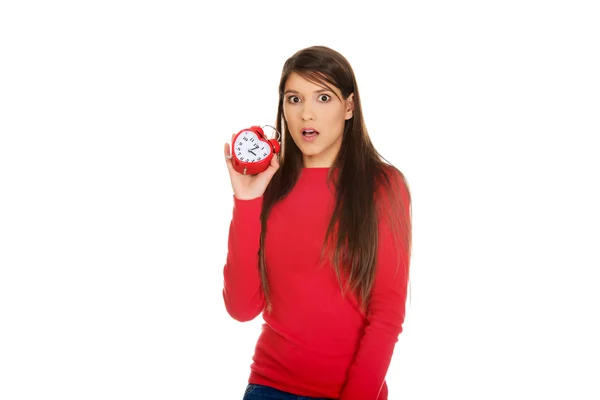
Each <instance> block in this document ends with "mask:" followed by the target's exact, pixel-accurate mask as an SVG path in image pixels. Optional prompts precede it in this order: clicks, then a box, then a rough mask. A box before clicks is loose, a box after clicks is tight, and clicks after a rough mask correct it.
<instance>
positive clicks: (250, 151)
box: [248, 149, 256, 155]
mask: <svg viewBox="0 0 600 400" xmlns="http://www.w3.org/2000/svg"><path fill="white" fill-rule="evenodd" d="M252 150H254V149H252ZM252 150H248V153H252V154H254V155H256V153H255V152H253V151H252Z"/></svg>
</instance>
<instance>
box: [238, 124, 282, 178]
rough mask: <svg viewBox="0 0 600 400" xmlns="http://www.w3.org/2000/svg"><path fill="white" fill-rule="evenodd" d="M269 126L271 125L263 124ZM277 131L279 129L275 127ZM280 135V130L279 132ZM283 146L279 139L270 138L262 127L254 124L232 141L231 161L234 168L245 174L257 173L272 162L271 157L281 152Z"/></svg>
mask: <svg viewBox="0 0 600 400" xmlns="http://www.w3.org/2000/svg"><path fill="white" fill-rule="evenodd" d="M263 126H269V127H271V128H273V127H272V126H270V125H263ZM273 130H275V132H277V130H276V129H275V128H273ZM277 134H278V136H279V132H277ZM280 149H281V146H280V144H279V141H278V139H269V138H267V136H266V135H265V133H264V131H263V129H262V127H260V126H252V127H250V128H247V129H242V130H241V131H239V132H238V133H237V134H236V135H235V136H234V137H233V141H232V143H231V162H232V164H233V168H234V169H235V170H236V171H237V172H239V173H241V174H244V175H255V174H259V173H261V172H263V171H264V170H266V169H267V167H268V166H269V164H271V159H272V158H273V156H274V155H275V154H278V153H279V150H280Z"/></svg>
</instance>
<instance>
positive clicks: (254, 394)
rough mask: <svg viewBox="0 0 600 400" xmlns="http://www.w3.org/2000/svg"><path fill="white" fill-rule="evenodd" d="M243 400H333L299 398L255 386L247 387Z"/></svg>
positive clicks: (270, 388)
mask: <svg viewBox="0 0 600 400" xmlns="http://www.w3.org/2000/svg"><path fill="white" fill-rule="evenodd" d="M242 400H333V399H326V398H323V397H307V396H298V395H296V394H292V393H287V392H282V391H281V390H277V389H273V388H272V387H269V386H263V385H255V384H253V383H251V384H249V385H248V386H246V392H245V393H244V398H243V399H242Z"/></svg>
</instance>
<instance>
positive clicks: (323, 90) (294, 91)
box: [283, 89, 333, 94]
mask: <svg viewBox="0 0 600 400" xmlns="http://www.w3.org/2000/svg"><path fill="white" fill-rule="evenodd" d="M323 92H330V93H333V91H332V90H329V89H319V90H315V91H314V92H313V93H323ZM288 93H296V94H300V92H299V91H297V90H293V89H288V90H286V91H285V92H284V93H283V94H288Z"/></svg>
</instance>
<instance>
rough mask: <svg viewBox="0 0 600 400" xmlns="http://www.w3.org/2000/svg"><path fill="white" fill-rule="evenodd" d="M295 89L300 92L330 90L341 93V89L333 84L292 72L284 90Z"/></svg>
mask: <svg viewBox="0 0 600 400" xmlns="http://www.w3.org/2000/svg"><path fill="white" fill-rule="evenodd" d="M288 90H293V91H296V92H298V93H306V94H309V93H314V92H318V91H323V90H330V91H333V92H334V93H337V94H338V95H339V94H341V92H340V90H339V89H338V88H336V87H335V86H333V85H330V84H325V83H318V82H314V81H310V80H308V79H306V78H304V77H303V76H302V75H300V74H298V73H296V72H292V73H291V74H290V76H289V77H288V79H287V81H286V82H285V89H284V91H288Z"/></svg>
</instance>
